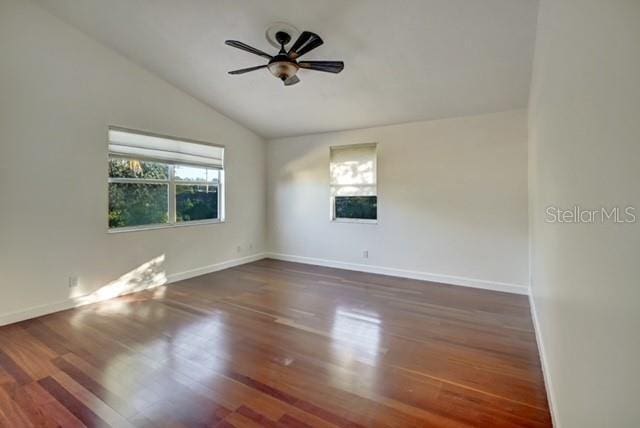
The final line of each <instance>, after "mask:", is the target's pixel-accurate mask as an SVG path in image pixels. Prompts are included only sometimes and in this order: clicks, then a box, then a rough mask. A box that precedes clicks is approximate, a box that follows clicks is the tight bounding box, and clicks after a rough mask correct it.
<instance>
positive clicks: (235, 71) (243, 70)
mask: <svg viewBox="0 0 640 428" xmlns="http://www.w3.org/2000/svg"><path fill="white" fill-rule="evenodd" d="M266 67H267V64H264V65H256V66H255V67H249V68H241V69H240V70H233V71H230V72H229V74H244V73H248V72H250V71H253V70H260V69H261V68H266Z"/></svg>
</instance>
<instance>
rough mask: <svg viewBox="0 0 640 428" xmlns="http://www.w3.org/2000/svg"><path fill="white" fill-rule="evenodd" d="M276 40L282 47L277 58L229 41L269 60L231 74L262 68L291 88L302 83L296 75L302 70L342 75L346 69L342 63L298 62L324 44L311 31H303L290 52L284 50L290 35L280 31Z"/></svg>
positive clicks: (232, 44) (239, 47) (235, 41)
mask: <svg viewBox="0 0 640 428" xmlns="http://www.w3.org/2000/svg"><path fill="white" fill-rule="evenodd" d="M275 39H276V41H277V42H278V44H279V45H280V51H279V52H278V53H277V54H276V55H275V56H272V55H269V54H268V53H266V52H263V51H261V50H260V49H256V48H254V47H252V46H249V45H247V44H245V43H242V42H239V41H237V40H227V41H226V42H225V43H226V44H227V45H229V46H233V47H234V48H237V49H242V50H243V51H247V52H251V53H252V54H255V55H259V56H261V57H263V58H266V59H268V60H269V62H268V63H267V64H264V65H257V66H255V67H249V68H242V69H240V70H234V71H230V72H229V74H244V73H248V72H250V71H254V70H259V69H261V68H268V69H269V71H270V72H271V74H273V75H274V76H275V77H277V78H278V79H280V80H282V81H283V82H284V85H285V86H291V85H295V84H296V83H298V82H300V79H299V78H298V76H296V73H297V72H298V70H299V69H301V68H304V69H307V70H316V71H324V72H327V73H340V72H341V71H342V69H343V68H344V63H343V62H342V61H298V58H300V57H301V56H302V55H304V54H306V53H307V52H309V51H311V50H313V49H315V48H317V47H318V46H320V45H322V44H323V43H324V42H323V41H322V39H321V38H320V36H318V35H317V34H315V33H312V32H311V31H303V32H302V33H301V34H300V36H299V37H298V40H296V41H295V43H294V44H293V45H292V46H291V48H290V49H289V51H286V50H285V48H284V47H285V45H286V44H288V43H289V42H290V41H291V36H290V35H289V33H287V32H284V31H278V32H277V33H276V35H275Z"/></svg>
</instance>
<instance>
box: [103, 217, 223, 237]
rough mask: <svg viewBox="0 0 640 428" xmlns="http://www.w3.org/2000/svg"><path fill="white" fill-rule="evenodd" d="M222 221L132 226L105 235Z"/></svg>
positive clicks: (108, 230)
mask: <svg viewBox="0 0 640 428" xmlns="http://www.w3.org/2000/svg"><path fill="white" fill-rule="evenodd" d="M224 222H225V221H224V220H218V219H216V220H195V221H188V222H183V223H170V224H150V225H147V226H132V227H117V228H112V229H107V233H110V234H111V233H113V234H117V233H125V232H139V231H142V230H156V229H173V228H177V227H189V226H203V225H207V224H220V223H224Z"/></svg>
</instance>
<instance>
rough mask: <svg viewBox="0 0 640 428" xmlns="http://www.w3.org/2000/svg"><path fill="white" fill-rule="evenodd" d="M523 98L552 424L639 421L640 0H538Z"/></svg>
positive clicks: (535, 286) (535, 295) (620, 425)
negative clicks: (556, 218)
mask: <svg viewBox="0 0 640 428" xmlns="http://www.w3.org/2000/svg"><path fill="white" fill-rule="evenodd" d="M535 55H536V59H535V66H534V79H533V86H532V98H531V106H530V121H529V124H530V195H531V203H530V209H531V212H530V218H531V241H532V247H531V250H532V251H531V255H532V259H531V267H532V276H533V278H532V284H531V289H532V299H533V301H534V302H535V310H536V318H537V321H538V333H539V337H540V339H541V342H542V344H543V347H544V354H543V356H544V359H545V366H546V375H547V380H550V382H547V387H548V388H549V390H550V392H551V398H552V405H553V408H554V409H553V410H554V414H555V419H556V424H557V426H560V427H564V428H573V427H581V428H588V427H616V428H625V427H638V426H640V406H638V397H640V357H639V356H640V310H639V307H638V302H640V260H639V256H640V224H638V223H637V222H636V223H635V224H614V223H612V222H610V221H609V222H606V223H604V224H550V223H545V221H544V220H545V209H546V207H548V206H558V207H562V208H571V207H573V206H575V205H579V206H581V207H582V208H583V209H598V208H599V207H602V206H604V207H607V208H608V209H611V208H612V207H615V206H619V207H625V206H628V205H631V206H635V208H636V211H635V213H636V215H637V216H638V217H639V218H640V187H639V185H640V167H639V165H640V2H639V1H637V0H608V1H602V0H581V1H577V0H575V1H572V0H543V1H542V2H541V9H540V16H539V21H538V41H537V47H536V54H535Z"/></svg>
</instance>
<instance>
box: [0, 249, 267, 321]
mask: <svg viewBox="0 0 640 428" xmlns="http://www.w3.org/2000/svg"><path fill="white" fill-rule="evenodd" d="M263 258H265V254H264V253H258V254H253V255H251V256H247V257H241V258H238V259H232V260H227V261H224V262H220V263H215V264H212V265H209V266H203V267H201V268H197V269H191V270H188V271H184V272H178V273H174V274H170V275H167V280H166V282H164V283H163V284H154V285H151V286H149V287H142V288H136V289H135V290H131V291H128V292H126V293H121V294H119V295H118V296H124V295H126V294H131V293H137V292H138V291H142V290H148V289H150V288H154V287H157V286H158V285H167V284H171V283H172V282H176V281H181V280H183V279H189V278H193V277H194V276H199V275H205V274H207V273H212V272H216V271H219V270H223V269H228V268H230V267H234V266H239V265H243V264H245V263H251V262H254V261H256V260H261V259H263ZM90 295H91V294H89V296H90ZM118 296H109V297H106V298H97V299H87V297H88V296H80V297H74V298H70V299H66V300H62V301H58V302H55V303H47V304H44V305H38V306H32V307H30V308H27V309H23V310H20V311H15V312H10V313H7V314H2V315H0V326H3V325H7V324H13V323H16V322H19V321H24V320H27V319H31V318H36V317H40V316H43V315H47V314H51V313H54V312H59V311H64V310H66V309H71V308H77V307H79V306H84V305H87V304H91V303H97V302H100V301H103V300H109V299H112V298H114V297H118Z"/></svg>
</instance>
